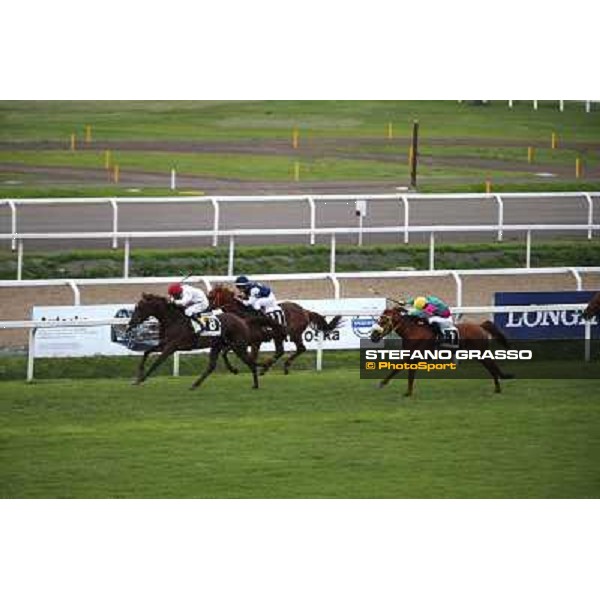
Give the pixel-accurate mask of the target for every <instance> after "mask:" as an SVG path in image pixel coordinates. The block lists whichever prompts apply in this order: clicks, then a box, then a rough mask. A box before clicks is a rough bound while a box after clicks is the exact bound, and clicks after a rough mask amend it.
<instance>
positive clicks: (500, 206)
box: [494, 194, 504, 242]
mask: <svg viewBox="0 0 600 600" xmlns="http://www.w3.org/2000/svg"><path fill="white" fill-rule="evenodd" d="M494 197H495V198H496V202H497V203H498V241H499V242H501V241H502V238H503V236H504V232H503V231H502V227H503V226H504V202H503V201H502V198H501V197H500V194H495V196H494Z"/></svg>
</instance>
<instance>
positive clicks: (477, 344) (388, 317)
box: [371, 306, 513, 396]
mask: <svg viewBox="0 0 600 600" xmlns="http://www.w3.org/2000/svg"><path fill="white" fill-rule="evenodd" d="M457 327H458V331H459V334H460V349H461V350H463V349H464V350H482V351H483V350H487V349H488V348H489V347H490V336H491V337H492V338H495V339H496V340H498V341H499V342H500V344H502V346H504V347H505V348H508V340H507V339H506V337H505V335H504V333H502V331H501V330H500V329H499V328H498V327H496V326H495V325H494V324H493V323H492V322H491V321H484V322H483V323H481V324H480V325H478V324H477V323H460V324H458V325H457ZM392 331H395V332H396V333H397V334H398V335H399V336H400V337H401V338H402V340H403V347H404V349H406V350H409V351H413V350H421V351H422V350H434V349H435V345H436V338H437V336H436V333H435V332H434V331H433V329H432V328H431V327H430V326H429V325H428V324H427V322H426V321H424V320H422V319H418V318H415V317H410V316H408V314H407V313H406V309H405V308H403V307H402V306H398V307H395V308H388V309H386V310H385V311H383V313H382V315H381V316H380V317H379V320H378V321H377V325H375V326H374V327H373V330H372V332H371V341H372V342H378V341H379V340H381V339H382V338H384V337H385V336H386V335H388V334H390V333H391V332H392ZM480 362H481V364H482V365H483V366H484V367H485V368H486V369H487V370H488V371H489V373H490V375H491V376H492V378H493V379H494V385H495V390H496V393H500V392H501V391H502V389H501V388H500V381H499V380H500V379H512V378H513V376H512V375H509V374H508V373H504V372H503V371H502V369H500V367H499V366H498V365H497V364H496V362H495V361H494V360H492V359H491V358H484V359H482V360H480ZM397 373H398V371H392V372H391V373H390V374H389V375H388V376H387V377H386V378H385V379H384V380H382V381H381V383H380V384H379V387H383V386H384V385H387V384H388V383H389V381H390V379H391V378H392V377H394V375H396V374H397ZM416 373H417V372H416V371H415V370H412V369H411V370H409V371H408V388H407V390H406V393H405V394H404V395H405V396H412V393H413V387H414V383H415V375H416Z"/></svg>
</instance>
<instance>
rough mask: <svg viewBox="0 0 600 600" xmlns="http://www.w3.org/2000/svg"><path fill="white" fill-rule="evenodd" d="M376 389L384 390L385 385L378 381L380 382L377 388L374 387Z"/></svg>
mask: <svg viewBox="0 0 600 600" xmlns="http://www.w3.org/2000/svg"><path fill="white" fill-rule="evenodd" d="M376 387H377V389H378V390H380V389H382V388H384V387H385V383H384V382H383V381H380V382H379V383H378V384H377V386H376Z"/></svg>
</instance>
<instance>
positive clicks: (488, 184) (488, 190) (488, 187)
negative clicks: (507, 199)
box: [485, 179, 492, 194]
mask: <svg viewBox="0 0 600 600" xmlns="http://www.w3.org/2000/svg"><path fill="white" fill-rule="evenodd" d="M485 193H486V194H491V193H492V182H491V181H490V180H489V179H488V180H487V181H486V182H485Z"/></svg>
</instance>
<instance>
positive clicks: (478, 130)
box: [0, 101, 600, 144]
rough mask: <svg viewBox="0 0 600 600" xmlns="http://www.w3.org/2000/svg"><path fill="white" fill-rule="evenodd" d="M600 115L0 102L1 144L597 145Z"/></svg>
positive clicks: (524, 109)
mask: <svg viewBox="0 0 600 600" xmlns="http://www.w3.org/2000/svg"><path fill="white" fill-rule="evenodd" d="M599 115H600V113H599V112H598V107H597V105H594V112H592V113H591V114H586V113H585V111H584V107H583V103H566V105H565V111H564V112H562V113H561V112H559V111H558V110H557V103H556V102H553V103H543V102H542V103H540V108H539V110H537V111H534V110H532V108H531V103H522V104H517V105H516V106H515V107H514V108H513V109H512V110H509V109H508V106H507V103H506V102H505V101H495V102H492V103H491V104H489V105H487V106H473V105H471V104H469V103H466V102H465V103H462V104H458V103H457V102H456V101H262V102H245V101H236V102H204V101H203V102H141V101H134V102H124V101H119V102H94V101H81V102H66V101H53V102H45V101H40V102H15V101H12V102H10V101H5V102H1V103H0V124H1V125H2V126H1V127H0V140H8V141H13V140H61V141H64V142H65V144H67V143H68V139H69V136H70V135H71V133H76V134H77V136H78V139H79V140H80V141H81V140H83V137H84V133H85V127H86V125H91V126H92V128H93V129H92V131H93V138H94V140H97V141H107V140H118V139H139V140H153V139H172V140H177V139H181V140H229V139H230V140H251V139H279V140H290V139H291V131H292V128H293V127H295V126H297V127H299V129H300V135H301V138H300V139H301V141H302V140H303V139H309V138H311V137H349V138H351V137H356V136H379V135H380V136H381V137H382V138H384V136H385V135H386V133H387V125H388V123H389V122H392V123H393V124H394V132H395V135H397V136H404V137H406V136H408V135H410V132H411V127H412V122H413V120H415V119H418V120H419V122H420V124H421V131H422V134H423V135H424V136H436V137H439V136H442V137H499V138H505V139H522V140H525V141H527V142H530V141H533V140H536V139H537V140H547V139H549V137H550V134H551V132H552V131H555V132H556V133H557V134H558V135H559V139H565V140H567V139H568V140H571V141H597V140H598V139H599V137H600V136H599V133H600V118H599Z"/></svg>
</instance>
